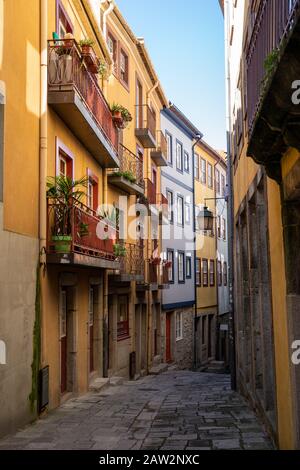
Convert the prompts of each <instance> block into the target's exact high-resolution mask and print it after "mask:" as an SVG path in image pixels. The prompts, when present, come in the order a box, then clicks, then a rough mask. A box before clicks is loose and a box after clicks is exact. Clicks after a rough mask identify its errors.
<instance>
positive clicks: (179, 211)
mask: <svg viewBox="0 0 300 470" xmlns="http://www.w3.org/2000/svg"><path fill="white" fill-rule="evenodd" d="M177 224H178V225H182V226H183V197H182V196H177Z"/></svg>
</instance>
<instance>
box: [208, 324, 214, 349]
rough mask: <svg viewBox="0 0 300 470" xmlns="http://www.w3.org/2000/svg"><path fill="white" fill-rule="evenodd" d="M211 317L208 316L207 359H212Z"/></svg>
mask: <svg viewBox="0 0 300 470" xmlns="http://www.w3.org/2000/svg"><path fill="white" fill-rule="evenodd" d="M213 318H214V317H213V315H209V316H208V357H209V358H210V357H212V355H213V353H212V323H213Z"/></svg>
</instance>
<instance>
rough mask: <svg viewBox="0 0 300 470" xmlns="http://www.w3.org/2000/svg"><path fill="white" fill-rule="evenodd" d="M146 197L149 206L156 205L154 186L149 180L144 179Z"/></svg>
mask: <svg viewBox="0 0 300 470" xmlns="http://www.w3.org/2000/svg"><path fill="white" fill-rule="evenodd" d="M146 197H147V199H148V203H149V204H156V185H155V184H154V183H152V181H151V180H150V179H149V178H147V179H146Z"/></svg>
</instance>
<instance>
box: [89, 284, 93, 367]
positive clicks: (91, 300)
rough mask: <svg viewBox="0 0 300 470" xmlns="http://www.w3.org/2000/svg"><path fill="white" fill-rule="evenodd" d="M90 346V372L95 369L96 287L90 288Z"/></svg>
mask: <svg viewBox="0 0 300 470" xmlns="http://www.w3.org/2000/svg"><path fill="white" fill-rule="evenodd" d="M89 348H90V354H89V356H90V358H89V359H90V361H89V362H90V372H93V370H94V289H93V287H90V290H89Z"/></svg>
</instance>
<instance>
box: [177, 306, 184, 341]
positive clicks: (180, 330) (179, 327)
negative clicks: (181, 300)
mask: <svg viewBox="0 0 300 470" xmlns="http://www.w3.org/2000/svg"><path fill="white" fill-rule="evenodd" d="M182 338H183V328H182V312H176V341H180V340H181V339H182Z"/></svg>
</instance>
